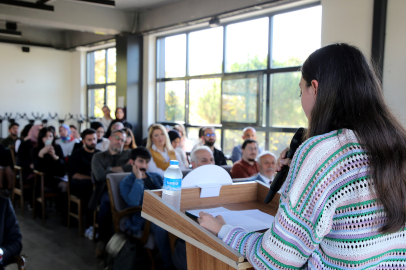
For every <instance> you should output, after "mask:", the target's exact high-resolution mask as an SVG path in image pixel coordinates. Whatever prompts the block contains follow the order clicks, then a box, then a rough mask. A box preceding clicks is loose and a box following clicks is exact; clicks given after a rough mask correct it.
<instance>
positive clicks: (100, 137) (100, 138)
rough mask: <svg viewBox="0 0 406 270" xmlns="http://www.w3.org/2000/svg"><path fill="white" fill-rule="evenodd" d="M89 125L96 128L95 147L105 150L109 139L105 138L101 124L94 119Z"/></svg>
mask: <svg viewBox="0 0 406 270" xmlns="http://www.w3.org/2000/svg"><path fill="white" fill-rule="evenodd" d="M90 127H91V128H92V129H94V130H96V136H97V143H96V149H97V150H100V151H102V152H104V151H107V150H108V149H109V145H110V140H109V139H107V138H104V133H105V131H104V127H103V124H102V123H100V122H97V121H95V122H92V123H91V124H90Z"/></svg>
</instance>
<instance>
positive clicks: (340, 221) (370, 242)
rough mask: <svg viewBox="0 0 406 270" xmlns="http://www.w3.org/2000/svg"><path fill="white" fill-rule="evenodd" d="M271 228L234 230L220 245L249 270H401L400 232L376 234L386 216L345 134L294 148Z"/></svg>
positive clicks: (360, 154)
mask: <svg viewBox="0 0 406 270" xmlns="http://www.w3.org/2000/svg"><path fill="white" fill-rule="evenodd" d="M285 184H286V185H285V187H284V188H283V190H282V196H281V199H280V205H279V209H278V212H277V214H276V216H275V221H274V223H273V224H272V227H271V228H270V229H269V230H268V231H267V232H265V233H264V234H260V233H248V232H246V231H245V230H244V229H243V228H240V227H233V228H232V229H231V230H229V231H228V233H226V236H225V237H224V238H223V241H224V242H226V243H227V244H229V245H230V246H232V247H233V248H234V249H236V250H237V251H238V252H240V253H241V254H243V255H244V256H245V257H246V258H247V259H248V261H249V262H250V263H251V264H252V266H253V267H254V268H255V269H406V236H405V230H402V231H399V232H396V233H391V234H380V233H379V232H378V230H379V228H381V226H382V225H383V224H384V222H385V212H384V210H383V206H382V205H381V204H380V203H379V201H378V200H377V198H376V194H375V192H374V185H373V181H372V179H371V178H370V175H369V162H368V157H367V155H366V152H365V150H364V149H363V148H362V146H361V145H360V143H359V142H358V140H357V138H356V136H355V134H354V132H353V131H351V130H346V129H343V130H339V131H332V132H330V133H327V134H323V135H320V136H315V137H312V138H310V139H308V140H307V141H305V142H304V143H302V145H301V146H300V147H299V148H298V150H297V151H296V153H295V156H294V157H293V159H292V163H291V167H290V171H289V174H288V177H287V179H286V182H285Z"/></svg>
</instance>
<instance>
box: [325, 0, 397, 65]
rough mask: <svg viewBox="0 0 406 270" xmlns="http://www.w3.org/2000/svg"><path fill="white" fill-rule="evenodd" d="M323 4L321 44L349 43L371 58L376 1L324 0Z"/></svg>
mask: <svg viewBox="0 0 406 270" xmlns="http://www.w3.org/2000/svg"><path fill="white" fill-rule="evenodd" d="M389 2H390V1H389ZM321 5H322V7H323V17H322V27H321V45H322V46H326V45H328V44H332V43H337V42H345V43H349V44H351V45H355V46H357V47H358V48H359V49H360V50H361V51H362V52H363V53H364V54H365V55H366V56H367V57H368V59H370V57H371V42H372V21H373V6H374V1H372V0H356V1H354V0H340V1H337V0H322V1H321Z"/></svg>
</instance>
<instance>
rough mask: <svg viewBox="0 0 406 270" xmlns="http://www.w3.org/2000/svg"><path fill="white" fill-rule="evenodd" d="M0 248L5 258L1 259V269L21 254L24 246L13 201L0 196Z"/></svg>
mask: <svg viewBox="0 0 406 270" xmlns="http://www.w3.org/2000/svg"><path fill="white" fill-rule="evenodd" d="M0 217H1V219H0V249H1V250H2V251H3V258H2V259H1V261H0V270H1V269H4V266H6V265H7V264H8V263H9V262H10V259H11V258H12V257H13V256H16V255H20V252H21V250H22V248H23V245H22V243H21V241H22V236H21V232H20V227H19V226H18V222H17V218H16V215H15V213H14V209H13V206H12V205H11V201H10V200H9V199H7V198H4V197H0Z"/></svg>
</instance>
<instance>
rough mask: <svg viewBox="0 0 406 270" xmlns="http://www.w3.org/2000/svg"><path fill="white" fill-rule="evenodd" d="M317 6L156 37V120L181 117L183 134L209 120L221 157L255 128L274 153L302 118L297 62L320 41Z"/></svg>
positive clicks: (191, 132) (191, 133) (192, 136)
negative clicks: (221, 152)
mask: <svg viewBox="0 0 406 270" xmlns="http://www.w3.org/2000/svg"><path fill="white" fill-rule="evenodd" d="M321 12H322V8H321V6H320V5H312V6H308V7H306V8H301V9H292V10H288V11H278V12H276V13H272V14H269V15H267V16H264V17H260V18H254V19H250V20H244V21H240V22H236V23H229V24H225V25H222V26H219V27H215V28H208V29H203V30H198V31H191V32H187V33H182V34H177V35H173V36H166V37H160V38H158V39H157V73H156V74H157V77H156V82H157V84H156V90H157V121H158V122H161V123H165V122H166V123H168V124H169V123H176V122H179V123H184V124H185V126H186V128H187V134H188V136H189V138H190V139H192V140H195V141H196V142H197V140H198V130H199V128H200V127H201V126H207V125H210V126H214V127H215V128H216V133H217V142H216V144H218V145H220V146H221V148H222V149H223V151H224V153H225V154H226V155H231V152H232V149H233V147H234V146H236V145H238V144H240V143H242V139H241V136H242V129H243V128H244V127H247V126H252V127H254V128H255V129H256V130H257V140H258V143H259V146H260V147H262V148H265V149H269V150H270V151H272V152H274V153H275V154H276V155H278V154H279V153H280V152H281V151H282V150H283V149H284V148H286V147H287V146H288V145H289V143H290V140H291V138H292V136H293V133H294V132H296V130H297V128H298V127H301V126H303V127H306V126H307V119H306V117H305V114H304V112H303V110H302V107H301V101H300V97H299V86H298V84H299V81H300V71H299V70H300V67H301V65H302V64H303V62H304V61H305V59H306V58H307V57H308V56H309V54H310V53H312V52H313V51H315V50H316V49H318V48H320V44H321Z"/></svg>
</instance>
